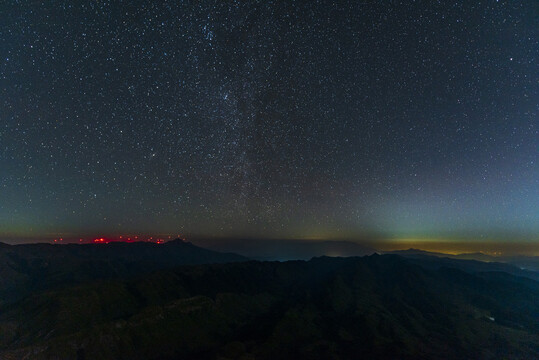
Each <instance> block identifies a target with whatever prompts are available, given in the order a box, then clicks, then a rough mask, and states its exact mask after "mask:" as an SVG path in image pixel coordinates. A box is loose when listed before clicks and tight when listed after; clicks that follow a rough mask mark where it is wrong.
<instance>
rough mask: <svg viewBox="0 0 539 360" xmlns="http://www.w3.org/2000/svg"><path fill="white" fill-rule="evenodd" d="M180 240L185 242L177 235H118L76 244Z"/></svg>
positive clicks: (60, 240)
mask: <svg viewBox="0 0 539 360" xmlns="http://www.w3.org/2000/svg"><path fill="white" fill-rule="evenodd" d="M173 238H174V239H177V238H179V239H182V240H184V241H185V238H184V237H183V236H181V235H178V236H176V237H173V236H171V235H169V236H167V237H153V236H139V235H132V236H131V235H120V236H117V237H96V238H91V239H83V238H79V239H78V243H80V244H109V243H112V242H127V243H133V242H139V241H140V242H151V243H154V244H164V243H165V242H166V241H168V240H172V239H173ZM59 242H64V239H63V238H57V239H54V243H59ZM65 242H66V243H67V242H68V243H73V242H77V240H72V239H68V240H66V241H65Z"/></svg>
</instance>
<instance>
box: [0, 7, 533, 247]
mask: <svg viewBox="0 0 539 360" xmlns="http://www.w3.org/2000/svg"><path fill="white" fill-rule="evenodd" d="M538 65H539V2H538V1H536V0H523V1H518V0H514V1H496V0H488V1H467V0H466V1H458V2H456V1H430V0H429V1H427V0H424V1H403V2H400V1H390V0H384V1H381V0H380V1H375V0H368V1H350V2H340V1H337V2H335V1H294V2H292V1H286V2H285V1H168V2H167V1H97V0H96V1H53V0H51V1H24V0H18V1H17V0H4V1H2V4H1V5H0V240H2V241H12V242H18V241H28V239H52V238H55V237H61V236H63V237H66V238H77V237H87V236H104V235H107V236H119V235H120V234H146V235H148V234H164V235H167V234H170V235H171V236H175V235H176V234H187V235H188V236H194V237H196V236H209V237H220V236H223V237H233V236H241V237H257V238H302V239H361V238H370V239H372V238H376V239H397V240H398V239H423V240H424V239H434V240H436V239H439V240H441V239H443V240H444V241H452V240H453V239H455V241H456V240H458V239H461V240H462V239H465V240H466V241H479V240H482V241H491V240H492V241H517V240H518V241H526V242H537V243H538V244H539V116H538V115H539V114H538V112H539V82H538V80H539V66H538Z"/></svg>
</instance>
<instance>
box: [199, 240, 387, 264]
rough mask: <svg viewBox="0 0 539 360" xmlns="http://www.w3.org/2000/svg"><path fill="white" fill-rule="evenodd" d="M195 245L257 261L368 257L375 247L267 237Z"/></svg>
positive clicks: (202, 242) (203, 242) (344, 242)
mask: <svg viewBox="0 0 539 360" xmlns="http://www.w3.org/2000/svg"><path fill="white" fill-rule="evenodd" d="M193 241H194V242H195V243H196V244H199V245H200V246H203V247H205V248H208V249H213V250H217V251H225V252H233V253H236V254H241V255H243V256H247V257H249V258H251V259H256V260H277V261H285V260H310V259H311V258H313V257H317V256H341V257H349V256H365V255H372V254H374V253H376V252H377V250H376V249H373V248H371V247H368V246H365V245H362V244H358V243H355V242H351V241H307V240H268V239H196V240H193Z"/></svg>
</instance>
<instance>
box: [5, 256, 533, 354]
mask: <svg viewBox="0 0 539 360" xmlns="http://www.w3.org/2000/svg"><path fill="white" fill-rule="evenodd" d="M191 250H192V249H191ZM213 255H215V254H213ZM234 259H236V260H238V259H237V258H234ZM111 261H112V260H111ZM122 261H125V259H123V260H122ZM436 261H437V260H436V258H428V259H426V260H425V259H417V258H415V259H407V258H404V257H401V256H397V255H372V256H367V257H362V258H328V257H320V258H315V259H312V260H310V261H289V262H257V261H249V262H237V263H228V264H213V265H190V266H180V267H174V268H164V267H163V266H162V267H161V268H160V269H157V270H152V272H151V273H136V274H134V275H133V276H124V275H125V274H122V276H100V277H99V278H97V279H92V278H91V277H90V276H89V277H88V279H86V280H84V281H82V280H81V281H75V282H74V281H73V279H68V280H69V281H63V282H62V281H58V282H54V283H53V286H42V287H38V286H37V285H35V286H34V288H33V289H34V290H33V294H25V295H24V296H22V295H21V298H20V299H18V300H16V301H5V302H4V304H3V305H2V306H1V307H0V359H22V358H25V359H216V358H220V359H362V358H363V359H503V358H506V359H534V358H539V283H538V282H536V281H534V280H532V279H531V278H530V277H524V276H518V275H515V274H517V270H518V269H517V268H515V274H509V273H508V272H502V271H490V270H492V269H496V267H492V265H491V264H486V263H482V265H478V264H477V263H473V264H472V265H473V266H471V265H470V263H466V262H463V263H459V262H458V261H459V260H453V262H450V263H446V262H441V263H437V262H436ZM112 263H113V262H112ZM122 263H124V264H125V262H122ZM452 264H462V265H455V266H452ZM126 266H127V265H126ZM524 275H525V274H524ZM60 278H61V277H60ZM46 279H49V278H46ZM61 279H62V278H61ZM64 280H65V279H64ZM48 281H50V279H49V280H48ZM10 286H12V287H13V284H10Z"/></svg>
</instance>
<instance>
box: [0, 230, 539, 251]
mask: <svg viewBox="0 0 539 360" xmlns="http://www.w3.org/2000/svg"><path fill="white" fill-rule="evenodd" d="M175 240H181V241H184V242H187V243H191V244H193V245H196V246H199V247H202V248H207V249H211V250H216V251H221V252H237V253H238V254H241V250H239V251H233V250H234V249H242V248H243V249H245V246H247V247H249V243H250V242H253V243H254V244H255V245H254V246H251V247H254V248H256V247H257V245H272V244H284V243H287V242H292V243H296V244H306V245H308V244H316V243H332V242H334V243H349V244H356V245H360V246H364V247H365V248H371V249H373V250H375V251H377V252H382V253H384V252H391V251H404V250H420V251H426V252H430V253H441V254H446V255H463V254H475V253H481V254H485V255H489V256H494V257H502V256H534V257H536V256H539V244H537V243H535V242H529V241H527V242H517V243H515V242H500V241H495V242H493V241H475V242H469V241H462V240H460V241H455V240H447V239H445V240H444V239H436V240H429V239H421V240H419V241H418V240H417V239H415V240H414V239H377V240H353V239H300V238H290V239H278V238H274V239H271V238H265V239H263V238H262V239H253V238H230V237H226V238H223V237H193V238H190V237H186V236H182V235H178V236H172V235H163V234H161V235H125V236H110V235H107V236H97V237H84V238H72V237H65V238H64V237H57V238H47V239H39V240H38V241H36V239H33V238H26V239H22V240H21V239H11V241H10V239H0V243H4V244H8V245H32V244H52V245H62V244H79V245H91V244H97V245H100V244H109V243H139V242H144V243H154V244H164V243H168V242H171V241H175ZM221 249H228V250H230V251H228V250H221ZM251 251H252V250H251ZM258 251H259V252H260V255H263V254H264V251H267V249H266V250H264V248H263V246H262V248H260V249H259V250H258Z"/></svg>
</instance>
